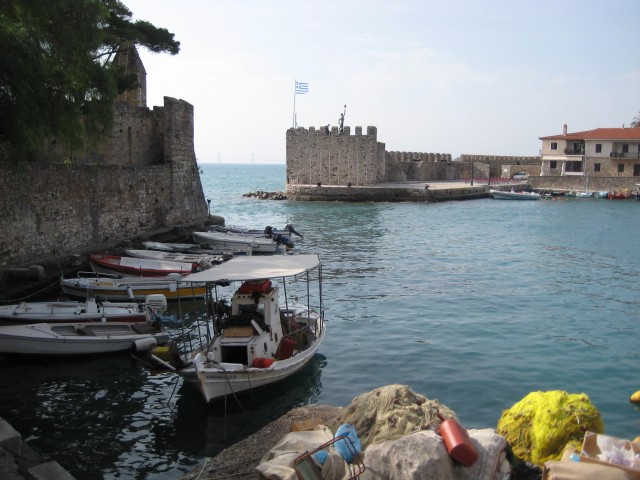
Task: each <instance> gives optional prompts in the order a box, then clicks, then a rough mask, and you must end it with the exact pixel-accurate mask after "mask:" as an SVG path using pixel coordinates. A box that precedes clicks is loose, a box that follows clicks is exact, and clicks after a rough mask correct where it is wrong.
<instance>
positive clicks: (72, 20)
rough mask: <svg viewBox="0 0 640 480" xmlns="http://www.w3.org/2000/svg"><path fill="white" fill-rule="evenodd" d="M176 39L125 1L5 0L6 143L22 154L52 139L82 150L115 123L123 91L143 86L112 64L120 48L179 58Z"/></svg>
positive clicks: (0, 126) (1, 94) (0, 118)
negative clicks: (139, 17) (134, 17)
mask: <svg viewBox="0 0 640 480" xmlns="http://www.w3.org/2000/svg"><path fill="white" fill-rule="evenodd" d="M173 37H174V36H173V34H172V33H170V32H169V31H167V30H166V29H162V28H156V27H154V26H153V25H152V24H150V23H149V22H146V21H136V22H132V21H131V12H130V11H129V10H128V9H127V7H126V6H125V5H123V4H122V3H121V2H119V1H118V0H29V1H21V0H0V48H1V51H2V55H0V141H1V142H3V143H5V144H7V145H9V147H10V148H11V150H12V151H13V152H14V153H17V154H24V153H28V152H30V151H34V150H38V149H39V148H40V147H41V146H42V144H43V141H44V140H45V139H46V138H51V137H54V138H56V139H57V140H58V141H61V142H63V144H64V145H66V146H68V147H69V150H70V151H73V150H74V149H75V148H78V147H81V146H82V145H83V144H84V142H85V141H86V140H87V138H91V137H95V136H97V135H100V133H101V132H103V131H105V129H108V128H109V127H110V126H111V125H112V122H113V101H114V99H115V96H116V95H117V93H118V92H122V91H124V90H127V89H131V88H135V87H136V86H137V85H136V81H135V77H132V76H130V75H129V76H125V75H124V74H123V72H122V71H121V70H120V69H118V68H116V66H115V65H113V64H112V63H111V60H112V59H113V55H114V54H115V53H116V52H117V51H118V49H119V48H122V47H123V46H126V45H129V44H130V43H134V44H136V45H140V46H143V47H145V48H148V49H149V50H151V51H153V52H169V53H171V54H173V55H175V54H177V53H178V52H179V50H180V43H179V42H177V41H175V40H174V38H173Z"/></svg>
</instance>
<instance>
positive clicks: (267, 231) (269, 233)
mask: <svg viewBox="0 0 640 480" xmlns="http://www.w3.org/2000/svg"><path fill="white" fill-rule="evenodd" d="M211 230H212V231H216V232H225V233H239V234H242V235H251V236H256V235H263V236H264V237H265V238H273V236H274V235H284V236H291V235H296V236H298V237H300V238H302V234H300V233H298V232H297V231H296V229H295V228H294V227H293V225H292V224H290V223H288V224H287V225H285V227H284V228H281V229H277V228H273V227H272V226H270V225H268V226H266V227H265V228H264V230H260V229H257V228H246V227H237V226H234V225H230V226H228V227H225V226H224V225H216V226H215V227H213V228H212V229H211Z"/></svg>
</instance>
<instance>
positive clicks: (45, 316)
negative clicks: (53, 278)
mask: <svg viewBox="0 0 640 480" xmlns="http://www.w3.org/2000/svg"><path fill="white" fill-rule="evenodd" d="M166 310H167V299H166V298H165V296H164V295H147V296H146V297H145V301H144V303H138V302H133V301H129V302H126V303H112V302H107V301H101V300H98V299H96V298H93V297H92V298H87V299H86V300H85V301H82V302H78V301H71V300H68V301H59V302H55V301H52V302H21V303H18V304H15V305H4V306H1V307H0V322H2V323H3V324H7V323H11V324H16V323H20V324H24V323H41V322H46V323H59V322H107V321H108V322H112V323H113V322H129V323H131V322H145V321H149V320H151V318H150V314H152V313H155V314H156V315H162V314H163V313H165V311H166Z"/></svg>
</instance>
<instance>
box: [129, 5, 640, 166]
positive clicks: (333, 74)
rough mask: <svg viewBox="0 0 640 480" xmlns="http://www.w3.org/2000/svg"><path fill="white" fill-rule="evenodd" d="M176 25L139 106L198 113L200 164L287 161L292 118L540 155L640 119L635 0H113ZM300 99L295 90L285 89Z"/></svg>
mask: <svg viewBox="0 0 640 480" xmlns="http://www.w3.org/2000/svg"><path fill="white" fill-rule="evenodd" d="M122 1H123V3H124V4H125V5H127V7H128V8H129V9H130V10H131V11H132V13H133V18H134V19H144V20H148V21H150V22H151V23H153V24H154V25H155V26H157V27H164V28H167V29H168V30H169V31H170V32H173V33H175V36H176V39H177V40H178V41H180V43H181V51H180V53H179V54H178V55H177V56H171V55H168V54H152V53H150V52H148V51H146V50H144V49H142V50H141V51H140V56H141V57H142V61H143V62H144V65H145V68H146V70H147V88H148V98H147V103H148V105H149V106H150V107H152V106H154V105H162V104H163V97H164V96H169V97H175V98H180V99H183V100H186V101H188V102H189V103H191V104H192V105H194V108H195V149H196V156H197V158H198V161H199V162H201V163H205V162H218V161H221V162H224V163H231V162H233V163H248V162H251V161H253V162H255V163H284V162H285V147H286V138H285V135H286V131H287V129H288V128H291V126H292V125H293V112H294V98H295V111H296V118H297V123H298V126H303V127H309V126H314V127H316V128H318V127H320V126H322V125H327V124H331V125H337V123H338V118H339V116H340V113H342V112H343V111H344V109H345V105H346V117H345V125H346V126H350V127H351V130H352V132H353V131H354V127H355V126H362V127H363V130H366V127H367V126H368V125H373V126H376V127H377V128H378V141H380V142H384V143H385V144H386V149H387V150H388V151H413V152H440V153H450V154H452V155H453V156H454V158H455V157H457V156H458V155H460V154H462V153H469V154H485V155H489V154H495V155H537V154H538V151H539V149H540V140H539V139H538V138H539V137H541V136H547V135H555V134H559V133H562V126H563V124H565V123H566V124H568V129H569V131H570V132H571V131H581V130H589V129H593V128H598V127H621V126H622V125H623V124H624V125H626V126H628V125H629V123H630V122H631V121H632V120H633V119H634V117H636V116H637V115H638V114H639V112H640V54H639V53H638V52H639V51H640V28H638V21H639V19H640V1H638V0H610V1H609V2H602V1H601V0H597V1H596V0H517V1H516V0H483V1H481V0H404V1H403V0H397V1H392V0H314V1H308V0H298V1H293V0H181V1H176V0H122ZM295 80H298V81H300V82H306V83H308V85H309V92H308V94H306V95H294V82H295Z"/></svg>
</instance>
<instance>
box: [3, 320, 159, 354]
mask: <svg viewBox="0 0 640 480" xmlns="http://www.w3.org/2000/svg"><path fill="white" fill-rule="evenodd" d="M168 341H169V335H168V334H167V333H166V332H164V331H163V330H162V329H161V328H160V327H159V326H157V325H154V324H151V323H146V322H145V323H124V322H90V323H86V322H83V323H77V322H71V323H55V324H54V323H36V324H32V325H10V326H5V327H0V354H21V355H59V356H66V355H96V354H104V353H114V352H121V351H127V350H136V351H147V350H150V349H151V348H153V347H155V346H157V345H164V344H166V343H167V342H168Z"/></svg>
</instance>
